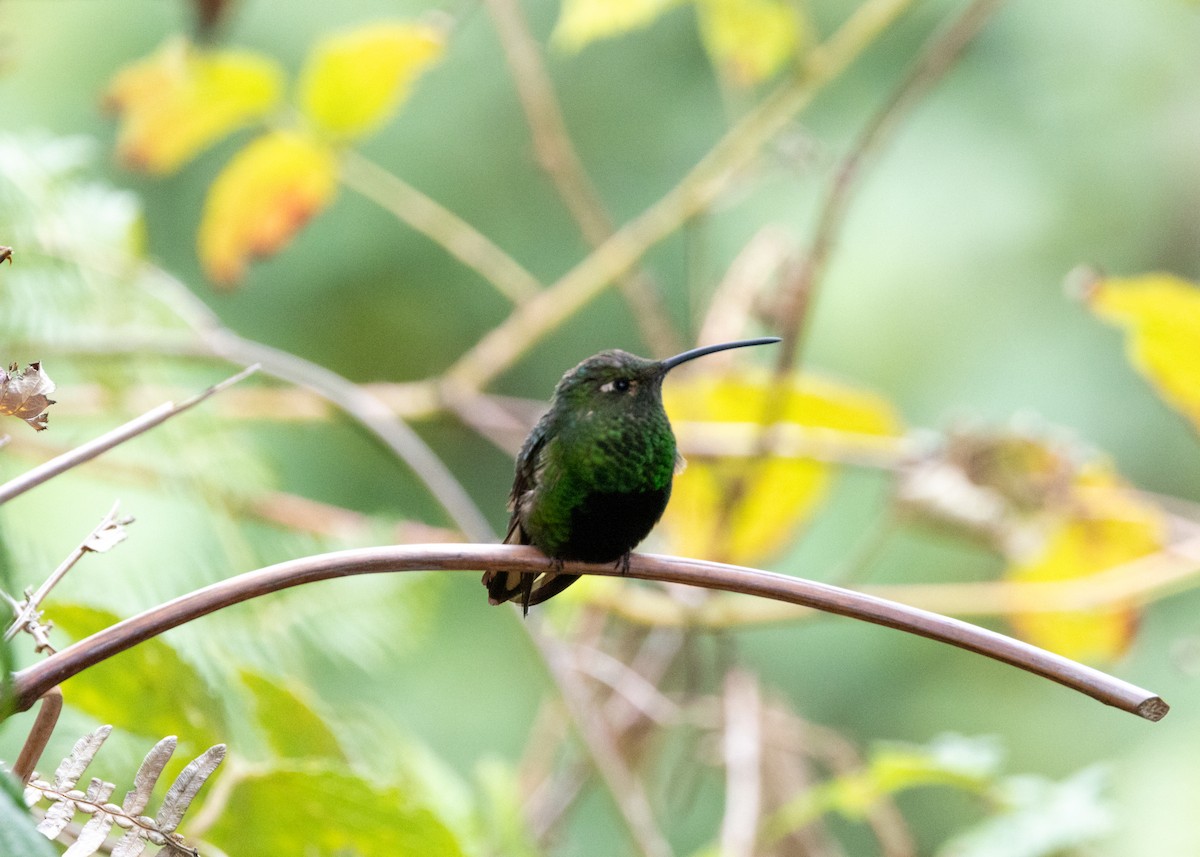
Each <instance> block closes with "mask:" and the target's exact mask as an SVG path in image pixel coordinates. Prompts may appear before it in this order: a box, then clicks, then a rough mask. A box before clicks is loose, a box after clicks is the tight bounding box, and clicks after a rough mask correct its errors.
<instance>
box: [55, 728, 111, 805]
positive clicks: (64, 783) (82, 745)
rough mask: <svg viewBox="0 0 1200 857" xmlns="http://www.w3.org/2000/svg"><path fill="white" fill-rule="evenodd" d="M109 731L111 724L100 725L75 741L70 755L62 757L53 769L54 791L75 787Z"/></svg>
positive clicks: (63, 790)
mask: <svg viewBox="0 0 1200 857" xmlns="http://www.w3.org/2000/svg"><path fill="white" fill-rule="evenodd" d="M110 732H112V727H111V726H101V727H100V728H99V729H97V730H96V731H95V732H92V733H91V734H90V735H84V736H83V737H82V738H80V739H79V740H78V741H76V742H75V746H74V747H72V748H71V753H70V755H69V756H67V758H65V759H63V760H62V762H61V763H60V764H59V766H58V768H57V769H56V770H55V771H54V789H55V791H60V792H65V791H67V790H68V789H72V788H74V787H75V784H76V783H77V782H79V778H80V777H81V776H83V772H84V771H86V770H87V766H88V765H90V764H91V763H92V759H94V758H96V753H97V751H99V749H100V747H101V746H103V744H104V741H105V739H107V738H108V734H109V733H110Z"/></svg>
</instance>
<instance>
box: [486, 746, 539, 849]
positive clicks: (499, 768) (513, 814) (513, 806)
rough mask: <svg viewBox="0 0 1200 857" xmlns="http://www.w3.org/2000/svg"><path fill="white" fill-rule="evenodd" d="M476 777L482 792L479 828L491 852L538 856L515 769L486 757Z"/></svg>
mask: <svg viewBox="0 0 1200 857" xmlns="http://www.w3.org/2000/svg"><path fill="white" fill-rule="evenodd" d="M476 778H477V779H478V781H479V787H480V791H481V792H482V793H483V801H482V804H483V808H482V815H483V825H482V827H483V829H484V830H485V831H487V835H488V837H489V839H488V841H489V844H490V845H491V849H492V852H493V853H495V854H504V855H507V857H537V855H538V854H540V853H541V852H540V851H539V850H538V848H537V844H536V842H535V840H534V838H533V834H532V832H531V831H530V830H529V825H528V823H527V822H526V819H525V812H524V807H523V806H522V805H521V788H520V784H519V783H518V782H517V773H516V771H515V770H513V768H512V767H510V766H509V765H507V764H505V763H504V762H502V761H500V760H499V759H488V760H485V761H483V762H481V763H480V764H479V767H478V768H477V770H476Z"/></svg>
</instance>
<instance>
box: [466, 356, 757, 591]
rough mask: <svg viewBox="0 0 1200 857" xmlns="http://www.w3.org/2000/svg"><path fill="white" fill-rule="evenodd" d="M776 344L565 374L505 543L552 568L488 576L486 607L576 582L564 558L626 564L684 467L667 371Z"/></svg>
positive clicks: (516, 493) (621, 361)
mask: <svg viewBox="0 0 1200 857" xmlns="http://www.w3.org/2000/svg"><path fill="white" fill-rule="evenodd" d="M775 341H778V340H776V339H773V338H772V339H758V340H746V341H742V342H732V343H722V344H721V345H716V346H708V347H706V348H699V349H694V350H693V351H688V352H685V353H683V354H680V355H677V356H676V357H672V358H670V359H669V360H662V361H656V360H647V359H645V358H643V357H638V356H636V355H633V354H629V353H628V352H625V351H603V352H601V353H599V354H597V355H595V356H593V357H589V358H588V359H587V360H584V361H583V362H582V363H580V364H579V365H578V366H576V367H575V368H573V369H571V370H570V371H569V372H567V373H566V374H565V375H563V377H562V379H561V380H560V381H559V382H558V386H557V387H556V388H555V390H554V397H553V399H552V400H551V404H550V410H549V411H548V412H547V413H546V415H545V416H543V417H542V419H541V420H540V421H539V422H538V424H537V425H536V426H534V428H533V431H531V432H530V433H529V437H528V438H526V439H525V443H524V445H523V446H522V447H521V451H520V453H519V454H518V456H517V466H516V477H515V478H514V480H513V488H512V492H511V493H510V494H509V510H510V511H511V513H512V515H511V517H510V519H509V526H508V533H507V535H506V536H505V539H504V541H505V543H507V544H529V545H534V546H535V547H537V548H539V549H540V550H541V551H542V552H543V553H545V554H546V555H547V556H548V557H550V559H551V560H553V561H554V562H553V567H552V568H551V569H550V570H548V571H547V572H543V573H536V574H535V573H516V572H508V573H505V572H493V571H489V572H486V573H485V574H484V576H483V582H484V585H485V586H487V589H488V596H489V600H490V601H491V602H492V603H494V604H498V603H500V602H502V601H508V600H511V599H513V598H515V597H517V596H518V595H519V596H520V597H521V601H522V605H523V606H524V608H525V609H526V610H528V609H529V605H530V604H538V603H541V602H542V601H545V600H546V599H547V598H549V597H550V596H552V595H555V594H557V593H559V592H561V591H562V590H563V589H565V588H566V587H567V586H569V585H570V584H571V583H572V582H573V581H574V580H576V578H577V577H578V575H569V574H562V573H560V572H559V571H558V568H557V567H558V566H561V563H562V562H564V561H569V560H577V561H581V562H592V563H608V562H623V563H628V557H629V552H630V551H631V550H633V548H634V547H635V546H636V545H637V544H638V543H639V542H640V541H641V540H642V539H644V538H645V537H646V536H647V535H648V534H649V532H650V530H651V529H652V528H653V527H654V525H655V524H656V523H658V519H659V518H660V517H662V513H663V510H664V509H666V507H667V500H668V499H670V496H671V480H672V478H673V476H674V474H675V471H676V468H677V466H678V464H679V463H681V459H680V458H679V456H678V453H677V452H676V448H675V435H674V433H673V432H672V431H671V424H670V422H669V421H668V419H667V414H666V411H665V410H663V404H662V381H663V378H664V377H665V376H666V373H667V372H668V371H670V370H671V369H672V368H674V367H675V366H677V365H679V364H680V363H683V362H685V361H686V360H691V359H693V358H695V357H700V356H702V355H703V354H709V353H711V352H713V351H719V350H723V349H725V348H737V347H741V346H745V345H759V344H763V343H766V342H775ZM535 582H536V584H537V585H536V588H535Z"/></svg>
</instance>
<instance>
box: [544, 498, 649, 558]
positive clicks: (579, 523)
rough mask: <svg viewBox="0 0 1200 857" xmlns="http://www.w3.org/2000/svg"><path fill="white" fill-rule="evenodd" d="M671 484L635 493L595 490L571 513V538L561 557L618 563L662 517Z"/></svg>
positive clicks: (563, 548) (564, 546)
mask: <svg viewBox="0 0 1200 857" xmlns="http://www.w3.org/2000/svg"><path fill="white" fill-rule="evenodd" d="M670 496H671V487H670V486H669V485H668V486H667V487H666V488H663V489H660V490H657V491H638V492H634V493H615V492H614V493H599V492H597V493H592V494H589V495H588V497H587V499H586V500H585V501H584V502H583V503H582V504H581V505H580V506H579V508H577V509H576V510H575V511H574V512H573V513H572V515H571V537H570V539H568V540H567V542H566V544H565V545H563V547H562V551H561V553H560V555H559V557H558V558H559V559H567V560H579V561H581V562H596V563H600V562H616V561H617V560H618V559H620V558H621V557H622V556H624V555H625V554H626V553H628V552H629V551H631V550H633V548H634V547H635V546H636V545H637V544H638V542H640V541H641V540H642V539H644V538H646V536H647V535H648V534H649V533H650V530H652V529H653V528H654V525H655V524H657V523H658V519H659V518H661V517H662V513H663V510H664V509H666V507H667V500H668V499H669V498H670Z"/></svg>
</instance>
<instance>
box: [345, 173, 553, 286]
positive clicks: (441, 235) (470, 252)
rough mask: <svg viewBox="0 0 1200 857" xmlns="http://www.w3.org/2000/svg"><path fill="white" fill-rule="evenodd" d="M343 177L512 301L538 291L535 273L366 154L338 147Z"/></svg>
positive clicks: (353, 186)
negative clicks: (340, 151)
mask: <svg viewBox="0 0 1200 857" xmlns="http://www.w3.org/2000/svg"><path fill="white" fill-rule="evenodd" d="M341 175H342V182H343V183H344V184H345V185H346V186H347V187H350V188H353V189H354V190H355V191H357V192H358V193H360V194H362V195H363V196H365V197H366V198H367V199H369V200H371V201H372V202H374V203H376V204H377V205H379V206H380V207H381V208H384V209H386V210H387V211H389V212H391V213H392V214H394V215H396V217H397V218H398V219H400V220H402V221H404V222H405V223H407V224H408V225H409V226H411V227H412V228H413V229H415V230H416V231H417V232H420V233H421V234H422V235H424V236H426V237H427V238H429V239H430V240H432V241H434V242H436V243H437V244H438V245H439V246H441V247H442V248H443V249H444V250H445V251H446V252H447V253H449V254H450V255H451V256H453V257H454V258H455V259H457V260H458V261H460V262H462V263H463V264H464V265H466V266H467V267H468V268H470V269H471V270H472V271H474V272H475V273H477V274H479V276H481V277H483V279H484V280H486V281H487V282H489V283H491V284H492V285H493V286H495V288H496V291H498V292H500V293H501V294H502V295H504V296H505V297H506V298H508V299H509V300H510V301H512V302H513V303H514V304H518V305H519V304H521V303H523V302H524V301H527V300H529V299H530V298H532V297H533V296H534V295H536V294H537V293H538V292H540V291H542V284H541V283H540V282H539V281H538V279H537V277H535V276H534V275H533V274H531V273H529V271H527V270H526V269H525V268H524V267H522V266H521V264H520V263H519V262H517V260H516V259H514V258H513V257H512V256H510V255H509V254H508V253H506V252H504V251H503V250H501V249H500V248H499V247H498V246H496V245H495V244H494V243H492V240H491V239H490V238H488V237H487V236H486V235H484V234H483V233H482V232H480V231H479V230H478V229H476V228H475V227H474V226H472V225H471V224H469V223H467V222H466V221H465V220H463V219H462V218H461V217H459V216H458V215H457V214H455V213H454V212H453V211H450V209H448V208H445V207H443V206H442V205H441V203H439V202H437V201H436V200H434V199H432V198H431V197H429V196H426V195H425V194H423V193H421V191H419V190H417V189H416V188H415V187H413V186H412V185H410V184H409V183H408V182H406V181H404V180H403V179H402V178H400V177H399V176H397V175H396V174H395V173H392V172H388V171H387V170H385V169H384V168H383V167H381V166H379V165H378V164H376V163H375V162H374V161H372V160H370V159H368V158H367V157H365V156H364V155H361V154H359V153H358V152H355V151H354V150H353V149H348V150H347V151H345V152H343V153H342V172H341Z"/></svg>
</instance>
